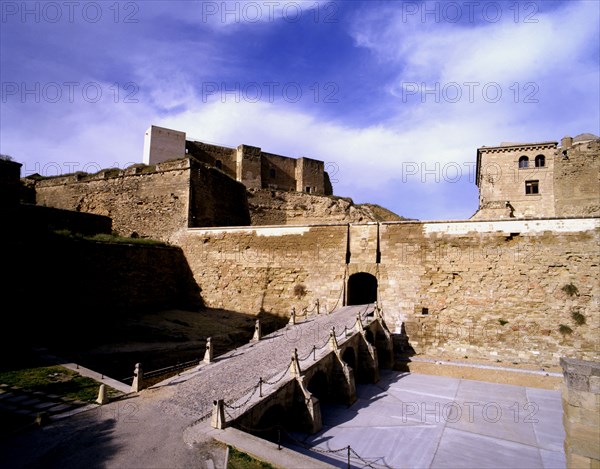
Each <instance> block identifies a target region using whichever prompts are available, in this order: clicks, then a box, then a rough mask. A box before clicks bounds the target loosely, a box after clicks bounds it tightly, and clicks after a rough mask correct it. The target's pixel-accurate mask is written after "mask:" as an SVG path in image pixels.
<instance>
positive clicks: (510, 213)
mask: <svg viewBox="0 0 600 469" xmlns="http://www.w3.org/2000/svg"><path fill="white" fill-rule="evenodd" d="M537 155H543V156H544V160H545V161H544V166H542V167H536V166H535V158H536V156H537ZM523 156H526V157H528V158H529V164H528V166H527V167H526V168H523V167H520V166H519V159H520V158H521V157H523ZM527 181H537V184H538V191H539V193H538V194H527V193H526V190H525V183H526V182H527ZM477 185H478V186H479V210H478V211H477V213H476V214H475V215H473V217H472V219H473V220H494V219H496V220H497V219H504V218H542V217H544V218H551V217H588V216H598V215H600V139H599V138H598V137H597V136H595V135H592V134H581V135H578V136H577V137H575V139H573V138H571V137H565V138H563V139H562V141H561V146H560V147H557V143H556V142H545V143H531V144H503V145H501V146H499V147H481V148H478V149H477Z"/></svg>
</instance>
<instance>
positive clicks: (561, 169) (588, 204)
mask: <svg viewBox="0 0 600 469" xmlns="http://www.w3.org/2000/svg"><path fill="white" fill-rule="evenodd" d="M561 150H562V149H561ZM564 150H565V151H566V155H564V156H562V152H561V156H559V157H558V158H557V159H556V162H555V164H554V187H555V196H556V209H555V210H556V216H559V217H577V216H579V217H587V216H599V215H600V140H594V141H590V142H582V143H579V144H575V145H573V146H571V147H568V148H565V149H564Z"/></svg>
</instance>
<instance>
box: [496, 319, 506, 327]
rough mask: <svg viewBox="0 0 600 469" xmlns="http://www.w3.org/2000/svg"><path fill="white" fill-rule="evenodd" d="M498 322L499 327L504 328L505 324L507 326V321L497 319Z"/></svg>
mask: <svg viewBox="0 0 600 469" xmlns="http://www.w3.org/2000/svg"><path fill="white" fill-rule="evenodd" d="M498 322H499V323H500V325H501V326H505V325H506V324H508V321H507V320H506V319H498Z"/></svg>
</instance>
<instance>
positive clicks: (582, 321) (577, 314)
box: [571, 311, 585, 326]
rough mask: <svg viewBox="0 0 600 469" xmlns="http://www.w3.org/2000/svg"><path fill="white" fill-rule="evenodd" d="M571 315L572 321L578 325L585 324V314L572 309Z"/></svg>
mask: <svg viewBox="0 0 600 469" xmlns="http://www.w3.org/2000/svg"><path fill="white" fill-rule="evenodd" d="M571 317H572V318H573V321H575V322H576V323H577V325H578V326H581V325H583V324H585V316H584V315H583V314H581V313H580V312H579V311H573V312H572V313H571Z"/></svg>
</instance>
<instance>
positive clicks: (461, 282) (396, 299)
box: [181, 219, 600, 365]
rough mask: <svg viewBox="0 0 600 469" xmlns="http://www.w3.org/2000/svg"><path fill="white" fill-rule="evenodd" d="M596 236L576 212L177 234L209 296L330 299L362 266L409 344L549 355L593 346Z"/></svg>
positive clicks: (599, 234)
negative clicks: (571, 215) (555, 216)
mask: <svg viewBox="0 0 600 469" xmlns="http://www.w3.org/2000/svg"><path fill="white" fill-rule="evenodd" d="M599 238H600V222H599V220H598V219H583V220H537V221H524V220H522V221H511V222H509V221H506V222H480V223H477V222H449V223H443V222H440V223H413V222H404V223H381V224H366V225H331V226H299V227H273V228H266V227H265V228H259V227H256V228H243V229H209V230H189V231H188V233H187V234H186V236H185V237H182V239H181V243H182V247H183V250H184V252H185V255H186V257H187V259H188V262H189V264H190V268H191V270H192V272H193V273H194V277H195V279H196V281H197V283H198V284H199V286H200V287H201V288H202V295H203V299H204V300H205V301H206V303H207V304H208V305H209V306H213V307H223V308H227V309H231V310H234V311H239V312H244V313H258V312H259V311H261V310H264V311H268V312H272V313H275V314H280V315H287V314H289V311H290V308H291V307H292V306H294V307H296V309H297V310H298V311H299V310H300V309H301V308H302V307H305V306H306V307H311V306H312V305H313V304H314V301H315V300H316V299H319V300H320V301H321V304H322V306H323V307H324V308H329V309H331V308H333V307H334V306H336V305H338V306H340V305H341V304H343V303H344V301H345V298H346V297H347V295H348V291H347V280H348V278H349V277H350V275H352V274H354V273H358V272H366V273H369V274H371V275H373V276H374V277H375V278H376V279H377V281H378V284H379V289H378V298H379V301H380V303H381V304H382V306H383V308H384V312H385V314H386V318H387V319H388V321H389V324H390V326H391V327H393V328H395V329H396V330H397V331H398V332H399V331H400V326H401V324H403V323H404V325H405V327H406V329H407V332H408V335H409V339H410V342H411V344H412V345H413V347H415V349H416V351H417V353H430V354H434V355H435V356H438V357H440V356H441V357H447V358H450V357H452V358H462V357H464V356H468V357H470V358H476V357H479V358H486V359H494V360H499V361H502V362H523V363H536V364H540V365H557V364H558V360H559V357H560V356H561V355H564V354H565V353H570V354H573V353H574V354H576V355H577V356H579V357H581V358H586V359H598V358H599V357H600V354H599V350H598V345H597V343H596V342H597V337H598V333H599V330H600V324H599V320H600V318H599V317H598V315H597V313H596V312H597V311H598V309H599V305H600V291H599V289H598V282H599V279H600V275H599V267H598V259H597V252H598V246H599ZM378 260H379V261H380V262H379V263H378V262H377V261H378ZM346 262H348V263H346ZM582 318H583V319H582ZM581 321H583V322H581ZM561 325H562V326H564V327H561ZM561 331H562V332H561Z"/></svg>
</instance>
